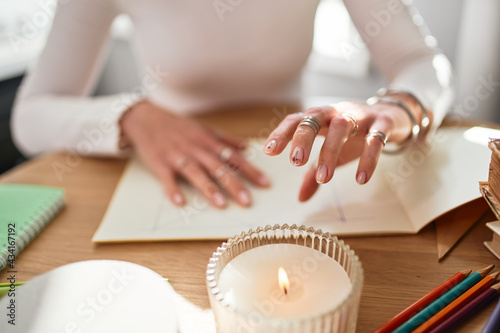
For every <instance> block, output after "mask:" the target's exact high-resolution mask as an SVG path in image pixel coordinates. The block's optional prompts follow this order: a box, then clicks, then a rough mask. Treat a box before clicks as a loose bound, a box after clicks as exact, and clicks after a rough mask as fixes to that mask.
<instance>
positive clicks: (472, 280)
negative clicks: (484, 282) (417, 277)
mask: <svg viewBox="0 0 500 333" xmlns="http://www.w3.org/2000/svg"><path fill="white" fill-rule="evenodd" d="M494 267H495V265H490V266H488V267H485V268H483V269H481V270H479V271H477V272H474V273H472V274H471V275H469V276H468V277H467V278H466V279H465V280H463V281H462V282H460V283H459V284H457V285H456V286H455V287H453V288H452V289H450V290H449V291H448V292H446V294H444V295H443V296H441V297H439V298H438V299H437V300H435V301H434V302H432V303H431V304H429V305H428V306H427V307H426V308H424V309H423V310H422V311H420V312H419V313H417V314H416V315H415V316H414V317H412V318H410V319H408V321H407V322H406V323H404V324H403V325H401V326H400V327H398V328H397V329H396V330H395V331H393V333H409V332H411V331H413V330H414V329H416V328H417V327H419V326H420V325H422V324H423V323H424V322H425V321H427V320H428V319H429V318H431V317H432V316H434V315H435V314H436V313H438V312H439V311H441V310H442V309H443V308H444V307H445V306H447V305H448V304H450V303H451V302H453V301H454V300H455V299H456V298H457V297H459V296H460V295H462V294H463V293H464V292H466V291H467V290H469V289H470V288H471V287H472V286H473V285H475V284H476V283H478V282H479V281H481V279H482V278H483V277H485V276H486V274H488V273H489V272H491V270H492V269H493V268H494Z"/></svg>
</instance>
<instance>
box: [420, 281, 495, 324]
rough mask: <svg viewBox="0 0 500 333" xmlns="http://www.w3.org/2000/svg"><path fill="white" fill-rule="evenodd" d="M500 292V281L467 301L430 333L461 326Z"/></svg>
mask: <svg viewBox="0 0 500 333" xmlns="http://www.w3.org/2000/svg"><path fill="white" fill-rule="evenodd" d="M499 292H500V283H497V284H494V285H492V286H491V287H490V288H488V289H486V290H485V291H483V292H482V293H481V295H479V296H477V297H476V298H474V299H473V300H472V301H470V302H469V303H467V304H466V305H465V306H464V307H463V308H461V309H460V310H458V311H457V312H455V313H454V314H453V315H451V316H450V317H449V318H448V319H446V320H445V321H443V322H442V323H441V324H439V325H438V326H437V327H436V328H434V329H433V330H432V331H431V332H430V333H449V332H452V331H453V329H455V328H457V327H459V326H460V325H461V324H463V323H464V322H465V321H466V320H467V319H469V318H470V317H472V316H473V315H474V314H476V313H477V312H478V311H479V310H481V309H482V308H484V307H485V306H487V305H488V304H490V302H492V301H493V300H494V299H495V298H498V295H499Z"/></svg>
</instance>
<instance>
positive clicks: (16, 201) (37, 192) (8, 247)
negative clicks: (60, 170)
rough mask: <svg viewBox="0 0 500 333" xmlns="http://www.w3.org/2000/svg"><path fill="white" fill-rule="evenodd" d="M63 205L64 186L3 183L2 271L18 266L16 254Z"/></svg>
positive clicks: (0, 196) (0, 197)
mask: <svg viewBox="0 0 500 333" xmlns="http://www.w3.org/2000/svg"><path fill="white" fill-rule="evenodd" d="M63 206H64V190H63V189H61V188H56V187H48V186H40V185H26V184H0V270H2V269H3V268H4V267H5V266H7V265H9V268H10V269H15V256H16V255H17V254H18V253H19V252H20V251H21V250H22V249H24V248H25V247H26V245H28V243H29V242H30V241H31V240H32V239H33V238H34V237H35V236H36V235H38V233H39V232H40V231H41V230H42V229H43V227H45V225H46V224H47V223H49V222H50V221H51V220H52V218H53V217H54V216H55V215H56V214H57V212H59V210H60V209H61V208H62V207H63Z"/></svg>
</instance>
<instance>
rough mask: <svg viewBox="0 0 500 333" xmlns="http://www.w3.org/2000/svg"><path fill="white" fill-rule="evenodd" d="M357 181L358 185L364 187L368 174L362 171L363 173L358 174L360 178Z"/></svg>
mask: <svg viewBox="0 0 500 333" xmlns="http://www.w3.org/2000/svg"><path fill="white" fill-rule="evenodd" d="M356 181H357V182H358V184H360V185H363V184H364V183H366V172H364V171H361V172H360V173H359V174H358V178H356Z"/></svg>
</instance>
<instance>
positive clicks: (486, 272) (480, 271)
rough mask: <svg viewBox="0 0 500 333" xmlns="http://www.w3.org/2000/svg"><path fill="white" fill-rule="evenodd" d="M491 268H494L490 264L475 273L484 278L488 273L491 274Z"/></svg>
mask: <svg viewBox="0 0 500 333" xmlns="http://www.w3.org/2000/svg"><path fill="white" fill-rule="evenodd" d="M493 268H495V265H493V264H491V265H489V266H487V267H485V268H483V269H481V270H479V271H477V272H478V273H479V274H481V276H482V277H485V276H486V274H488V273H489V272H491V271H492V270H493Z"/></svg>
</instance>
